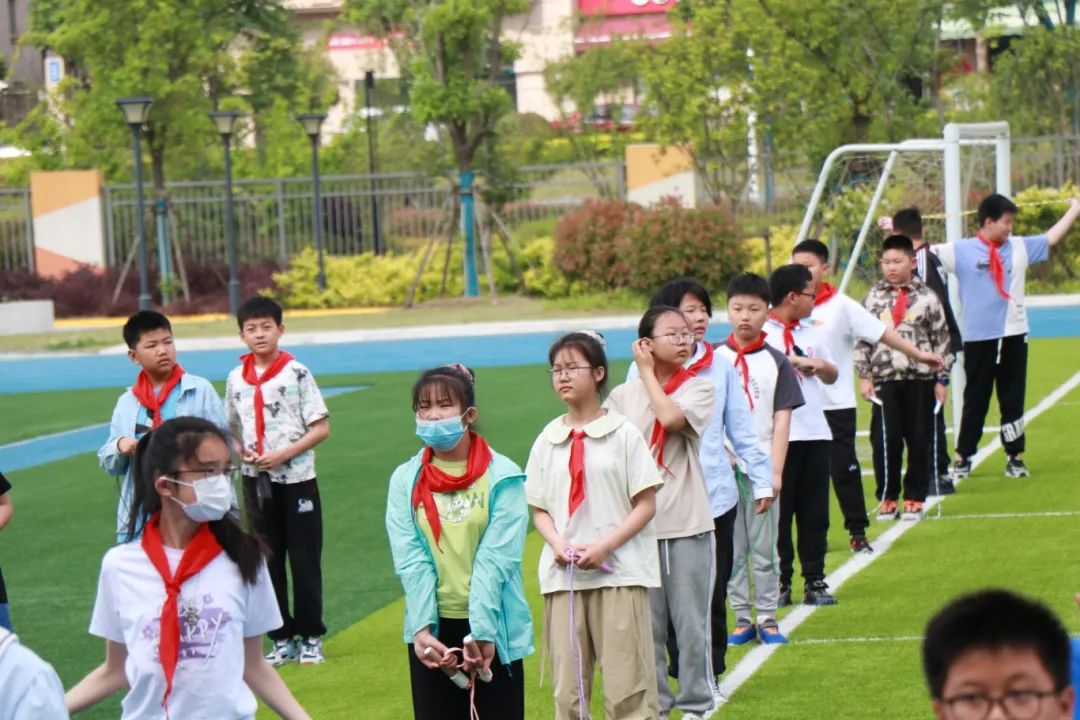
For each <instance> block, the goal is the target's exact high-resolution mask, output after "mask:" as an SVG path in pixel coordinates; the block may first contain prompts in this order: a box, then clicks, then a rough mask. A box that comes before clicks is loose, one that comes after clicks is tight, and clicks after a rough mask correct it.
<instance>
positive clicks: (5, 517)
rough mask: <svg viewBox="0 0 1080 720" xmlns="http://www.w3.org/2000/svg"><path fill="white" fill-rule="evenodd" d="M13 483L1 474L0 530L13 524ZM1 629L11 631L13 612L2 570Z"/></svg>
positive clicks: (0, 589)
mask: <svg viewBox="0 0 1080 720" xmlns="http://www.w3.org/2000/svg"><path fill="white" fill-rule="evenodd" d="M10 491H11V483H9V482H8V479H7V478H6V477H4V473H2V472H0V530H3V529H4V526H5V525H7V524H8V523H9V522H11V515H12V513H13V512H14V509H15V508H14V506H13V505H12V504H11V496H10V495H8V493H9V492H10ZM0 628H3V629H6V630H8V631H9V632H10V631H11V612H10V610H9V609H8V598H7V588H6V587H5V586H4V573H3V571H2V570H0Z"/></svg>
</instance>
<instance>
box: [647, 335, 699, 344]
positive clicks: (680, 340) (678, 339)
mask: <svg viewBox="0 0 1080 720" xmlns="http://www.w3.org/2000/svg"><path fill="white" fill-rule="evenodd" d="M661 338H663V339H664V340H667V341H668V342H669V343H671V344H672V345H689V344H690V343H692V342H694V333H692V332H681V333H667V334H666V335H652V336H650V337H649V339H650V340H659V339H661Z"/></svg>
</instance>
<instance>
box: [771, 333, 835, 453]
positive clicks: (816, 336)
mask: <svg viewBox="0 0 1080 720" xmlns="http://www.w3.org/2000/svg"><path fill="white" fill-rule="evenodd" d="M804 322H805V321H804ZM765 334H766V337H765V342H767V343H768V344H769V345H771V346H773V347H774V348H776V349H777V350H779V351H780V352H784V326H783V325H781V324H780V323H778V322H776V321H775V320H773V319H772V318H769V319H768V320H767V321H765ZM791 334H792V336H793V337H794V338H795V347H797V348H799V351H800V352H801V353H802V354H803V356H805V357H808V358H815V357H819V358H821V359H823V360H827V361H828V362H834V361H833V358H832V356H831V355H830V354H829V349H828V346H827V345H826V342H825V336H824V334H823V333H822V332H820V331H819V330H818V329H817V328H815V327H810V326H807V325H802V324H800V325H799V326H798V327H797V328H795V329H794V330H792V332H791ZM794 353H795V351H794V350H792V354H794ZM789 359H790V358H789ZM795 376H796V377H797V378H798V379H799V389H800V390H802V394H803V400H804V402H805V404H804V405H803V406H802V407H800V408H796V409H795V410H794V411H793V412H792V413H791V432H790V434H789V438H790V440H791V442H798V441H802V440H832V430H830V429H829V422H828V421H827V420H826V419H825V409H824V399H823V397H822V391H821V388H822V387H823V386H824V385H825V383H823V382H821V380H819V379H817V378H816V377H806V376H805V375H803V374H802V373H800V372H799V371H798V370H796V371H795ZM837 382H839V380H837Z"/></svg>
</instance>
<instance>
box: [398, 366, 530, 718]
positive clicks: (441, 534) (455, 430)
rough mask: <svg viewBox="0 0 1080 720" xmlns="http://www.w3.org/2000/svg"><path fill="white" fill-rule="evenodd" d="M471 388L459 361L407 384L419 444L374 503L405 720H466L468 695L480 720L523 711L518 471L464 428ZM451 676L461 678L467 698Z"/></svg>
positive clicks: (523, 525)
mask: <svg viewBox="0 0 1080 720" xmlns="http://www.w3.org/2000/svg"><path fill="white" fill-rule="evenodd" d="M473 383H474V377H473V374H472V371H470V370H469V369H468V368H465V367H463V366H461V365H454V366H446V367H439V368H434V369H431V370H428V371H426V372H424V373H423V374H422V375H421V376H420V379H419V380H417V382H416V384H415V385H414V386H413V391H412V406H413V411H414V412H415V413H416V434H417V437H418V438H419V439H420V441H421V443H423V447H422V448H421V449H420V451H419V452H418V453H417V454H416V455H414V456H413V457H412V458H411V459H410V460H408V461H407V462H405V463H404V464H402V465H400V466H399V467H398V468H397V470H395V471H394V474H393V475H392V476H391V478H390V490H389V493H388V496H387V500H386V504H387V507H386V532H387V534H388V535H389V538H390V550H391V552H392V554H393V559H394V570H395V571H396V573H397V575H398V577H399V578H400V579H401V584H402V586H403V587H404V589H405V634H404V640H405V642H406V643H408V645H409V650H408V653H409V670H410V676H411V680H412V701H413V715H414V717H416V718H417V720H429V719H430V720H435V719H439V720H442V719H448V720H458V719H460V720H468V719H469V718H470V717H472V716H471V715H470V712H471V708H470V702H472V700H471V697H472V698H473V699H474V701H475V710H476V711H477V712H478V713H479V716H480V717H481V718H484V719H485V720H486V719H487V718H500V720H501V719H503V718H505V719H506V720H519V719H523V718H524V717H525V692H524V684H523V680H524V673H523V670H522V662H521V660H522V658H524V657H525V656H526V655H529V654H530V653H531V652H532V650H533V642H532V637H533V633H532V620H531V618H530V616H529V608H528V605H527V604H526V602H525V592H524V587H523V583H522V577H521V556H522V554H523V553H524V550H525V533H526V530H527V528H528V506H527V504H526V502H525V489H524V480H525V477H524V474H523V473H522V471H521V468H519V467H518V466H517V465H516V464H515V463H514V462H513V461H511V460H509V459H508V458H506V457H503V456H502V455H499V454H498V453H496V452H494V451H493V450H492V449H491V447H490V446H489V445H488V444H487V441H485V440H484V438H483V437H482V436H481V435H480V434H478V433H477V432H476V431H475V430H473V429H472V427H473V425H474V424H475V423H476V418H477V410H476V397H475V392H474V388H473ZM470 635H471V638H472V641H473V642H466V637H467V636H470ZM454 648H460V649H461V650H460V651H459V652H453V651H452V650H453V649H454ZM458 672H460V676H459V675H457V673H458ZM489 673H490V675H489ZM452 676H453V677H456V678H457V680H458V682H461V684H465V681H468V680H470V679H471V680H472V682H473V683H474V686H475V694H470V692H469V691H466V690H463V689H462V688H460V687H459V685H458V684H456V683H455V682H454V680H452V679H451V678H452Z"/></svg>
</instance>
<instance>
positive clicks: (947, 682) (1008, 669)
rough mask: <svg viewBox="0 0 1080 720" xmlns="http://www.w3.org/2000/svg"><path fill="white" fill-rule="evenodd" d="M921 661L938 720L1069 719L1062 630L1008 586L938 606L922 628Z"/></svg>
mask: <svg viewBox="0 0 1080 720" xmlns="http://www.w3.org/2000/svg"><path fill="white" fill-rule="evenodd" d="M922 660H923V673H924V674H925V676H926V683H927V685H928V686H929V688H930V698H931V699H932V700H933V703H934V714H935V715H936V716H937V717H938V718H939V719H940V720H968V718H978V719H979V720H981V719H982V718H990V717H1023V718H1031V720H1036V718H1037V719H1038V720H1069V719H1070V718H1072V716H1073V707H1074V704H1075V702H1076V690H1075V688H1074V687H1073V686H1072V684H1071V681H1070V677H1069V635H1068V633H1067V632H1066V631H1065V628H1064V626H1063V625H1062V624H1061V621H1060V620H1058V619H1057V617H1056V616H1055V615H1054V614H1053V613H1052V612H1051V611H1050V610H1049V609H1047V608H1046V607H1045V606H1044V605H1042V604H1041V603H1037V602H1034V601H1032V600H1028V599H1026V598H1023V597H1021V596H1019V595H1016V594H1015V593H1012V592H1010V591H1008V590H982V591H979V592H975V593H972V594H970V595H965V596H963V597H960V598H957V599H956V600H953V601H952V602H950V603H949V604H948V605H946V606H945V607H944V608H942V609H941V610H939V611H938V613H937V614H936V615H934V617H933V618H931V619H930V622H929V624H928V625H927V626H926V634H925V639H924V640H923V647H922ZM995 710H998V711H999V713H1000V714H999V713H995Z"/></svg>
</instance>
